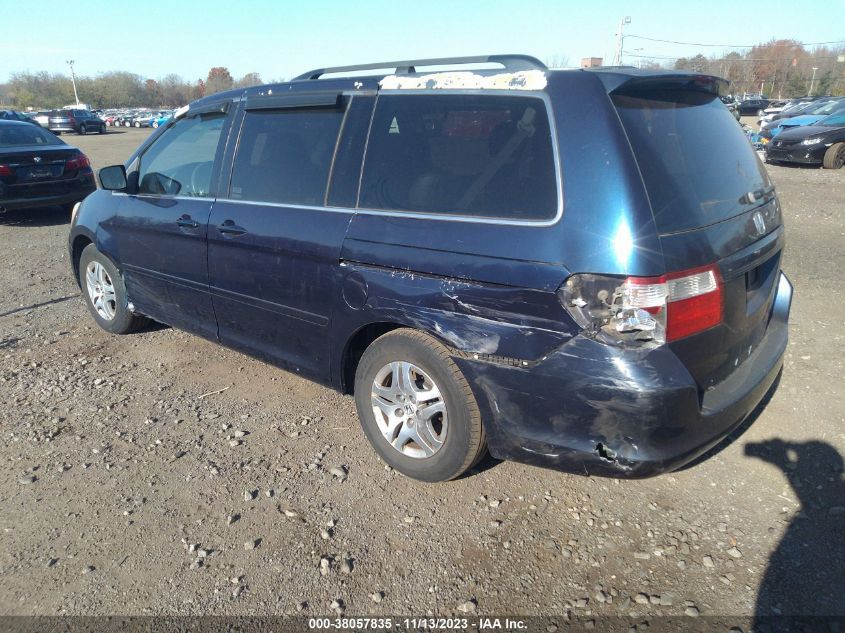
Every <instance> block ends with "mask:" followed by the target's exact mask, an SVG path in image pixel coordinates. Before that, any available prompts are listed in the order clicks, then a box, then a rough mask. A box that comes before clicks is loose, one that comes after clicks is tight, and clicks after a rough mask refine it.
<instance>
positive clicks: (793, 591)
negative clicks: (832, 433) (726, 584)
mask: <svg viewBox="0 0 845 633" xmlns="http://www.w3.org/2000/svg"><path fill="white" fill-rule="evenodd" d="M745 454H746V455H748V456H750V457H756V458H758V459H762V460H763V461H766V462H769V463H770V464H772V465H774V466H777V467H778V468H780V469H781V471H782V472H783V474H784V475H785V476H786V479H787V481H789V484H790V485H791V486H792V489H793V490H794V491H795V495H796V496H797V497H798V499H799V501H800V502H801V508H800V510H799V512H798V513H797V514H796V515H795V516H794V517H793V519H792V522H791V523H790V524H789V527H788V528H787V530H786V533H785V534H784V536H783V539H781V542H780V543H779V544H778V547H777V549H776V550H775V552H774V553H773V554H772V556H771V558H770V559H769V565H768V567H767V568H766V573H765V575H764V576H763V580H762V583H761V585H760V591H759V593H758V596H757V605H756V609H755V621H756V623H755V627H754V631H755V632H756V631H757V630H758V629H759V630H761V631H765V630H770V631H780V630H790V631H798V630H804V624H805V623H807V624H810V625H811V627H812V628H811V629H808V630H819V631H825V630H828V627H827V625H826V624H825V621H824V620H813V619H811V618H814V617H818V616H825V617H829V616H836V620H837V621H839V622H842V618H843V617H845V596H843V594H845V479H843V471H844V470H845V462H843V459H842V456H841V455H840V454H839V453H838V452H837V450H836V449H835V448H833V447H832V446H831V445H830V444H827V443H826V442H820V441H810V442H803V443H795V442H786V441H783V440H781V439H772V440H767V441H765V442H759V443H749V444H746V445H745ZM795 616H799V617H795ZM828 624H829V622H828Z"/></svg>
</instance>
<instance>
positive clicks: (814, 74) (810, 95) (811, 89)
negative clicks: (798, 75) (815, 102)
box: [807, 66, 818, 97]
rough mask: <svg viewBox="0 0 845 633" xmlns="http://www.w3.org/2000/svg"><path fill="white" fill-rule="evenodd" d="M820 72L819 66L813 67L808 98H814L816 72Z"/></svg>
mask: <svg viewBox="0 0 845 633" xmlns="http://www.w3.org/2000/svg"><path fill="white" fill-rule="evenodd" d="M817 70H818V67H817V66H813V78H812V79H811V80H810V92H809V94H808V95H807V96H808V97H812V96H813V84H815V83H816V71H817Z"/></svg>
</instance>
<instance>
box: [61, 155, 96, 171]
mask: <svg viewBox="0 0 845 633" xmlns="http://www.w3.org/2000/svg"><path fill="white" fill-rule="evenodd" d="M90 166H91V161H90V160H88V157H87V156H86V155H85V154H79V155H78V156H74V157H73V158H69V159H68V160H66V161H65V171H76V170H78V169H84V168H85V167H90Z"/></svg>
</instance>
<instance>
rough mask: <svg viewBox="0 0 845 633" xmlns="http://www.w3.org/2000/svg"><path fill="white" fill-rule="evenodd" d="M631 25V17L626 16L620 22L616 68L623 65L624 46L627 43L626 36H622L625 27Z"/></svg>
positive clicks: (617, 36) (615, 59)
mask: <svg viewBox="0 0 845 633" xmlns="http://www.w3.org/2000/svg"><path fill="white" fill-rule="evenodd" d="M630 23H631V16H630V15H626V16H625V17H624V18H622V19H621V20H619V30H618V31H616V56H615V57H614V58H613V65H614V66H621V65H622V45H623V44H624V43H625V36H624V35H623V34H622V31H623V29H624V28H625V25H626V24H630Z"/></svg>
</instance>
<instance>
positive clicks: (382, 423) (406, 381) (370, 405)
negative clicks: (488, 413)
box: [355, 329, 486, 482]
mask: <svg viewBox="0 0 845 633" xmlns="http://www.w3.org/2000/svg"><path fill="white" fill-rule="evenodd" d="M355 405H356V408H357V410H358V417H359V418H360V420H361V426H362V427H363V429H364V433H365V434H366V436H367V439H368V440H369V441H370V444H372V446H373V448H374V449H375V450H376V452H377V453H378V454H379V455H380V456H381V458H382V459H383V460H384V461H385V462H387V463H388V464H389V465H390V466H392V467H393V468H395V469H396V470H398V471H399V472H401V473H402V474H404V475H406V476H408V477H412V478H414V479H419V480H421V481H429V482H434V481H448V480H450V479H454V478H455V477H458V476H460V475H461V474H463V473H464V472H466V471H467V470H468V469H469V468H471V467H472V466H473V465H474V464H475V463H477V462H478V461H479V460H480V459H481V457H482V456H483V455H484V451H485V449H486V439H485V434H484V427H483V426H482V423H481V414H480V412H479V410H478V404H477V403H476V401H475V397H474V396H473V393H472V390H471V389H470V387H469V384H468V383H467V380H466V378H465V377H464V375H463V373H462V372H461V370H460V369H459V368H458V366H457V365H455V363H454V361H453V360H452V358H451V356H450V354H449V350H447V349H446V347H444V346H443V345H442V344H441V343H440V342H439V341H437V340H436V339H434V338H432V337H431V336H429V335H428V334H425V333H423V332H419V331H416V330H411V329H399V330H394V331H392V332H388V333H387V334H385V335H384V336H382V337H380V338H378V339H376V341H374V342H373V343H372V344H371V345H370V346H369V347H368V348H367V350H366V351H365V352H364V355H363V356H362V357H361V362H360V363H359V364H358V369H357V371H356V373H355Z"/></svg>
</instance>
